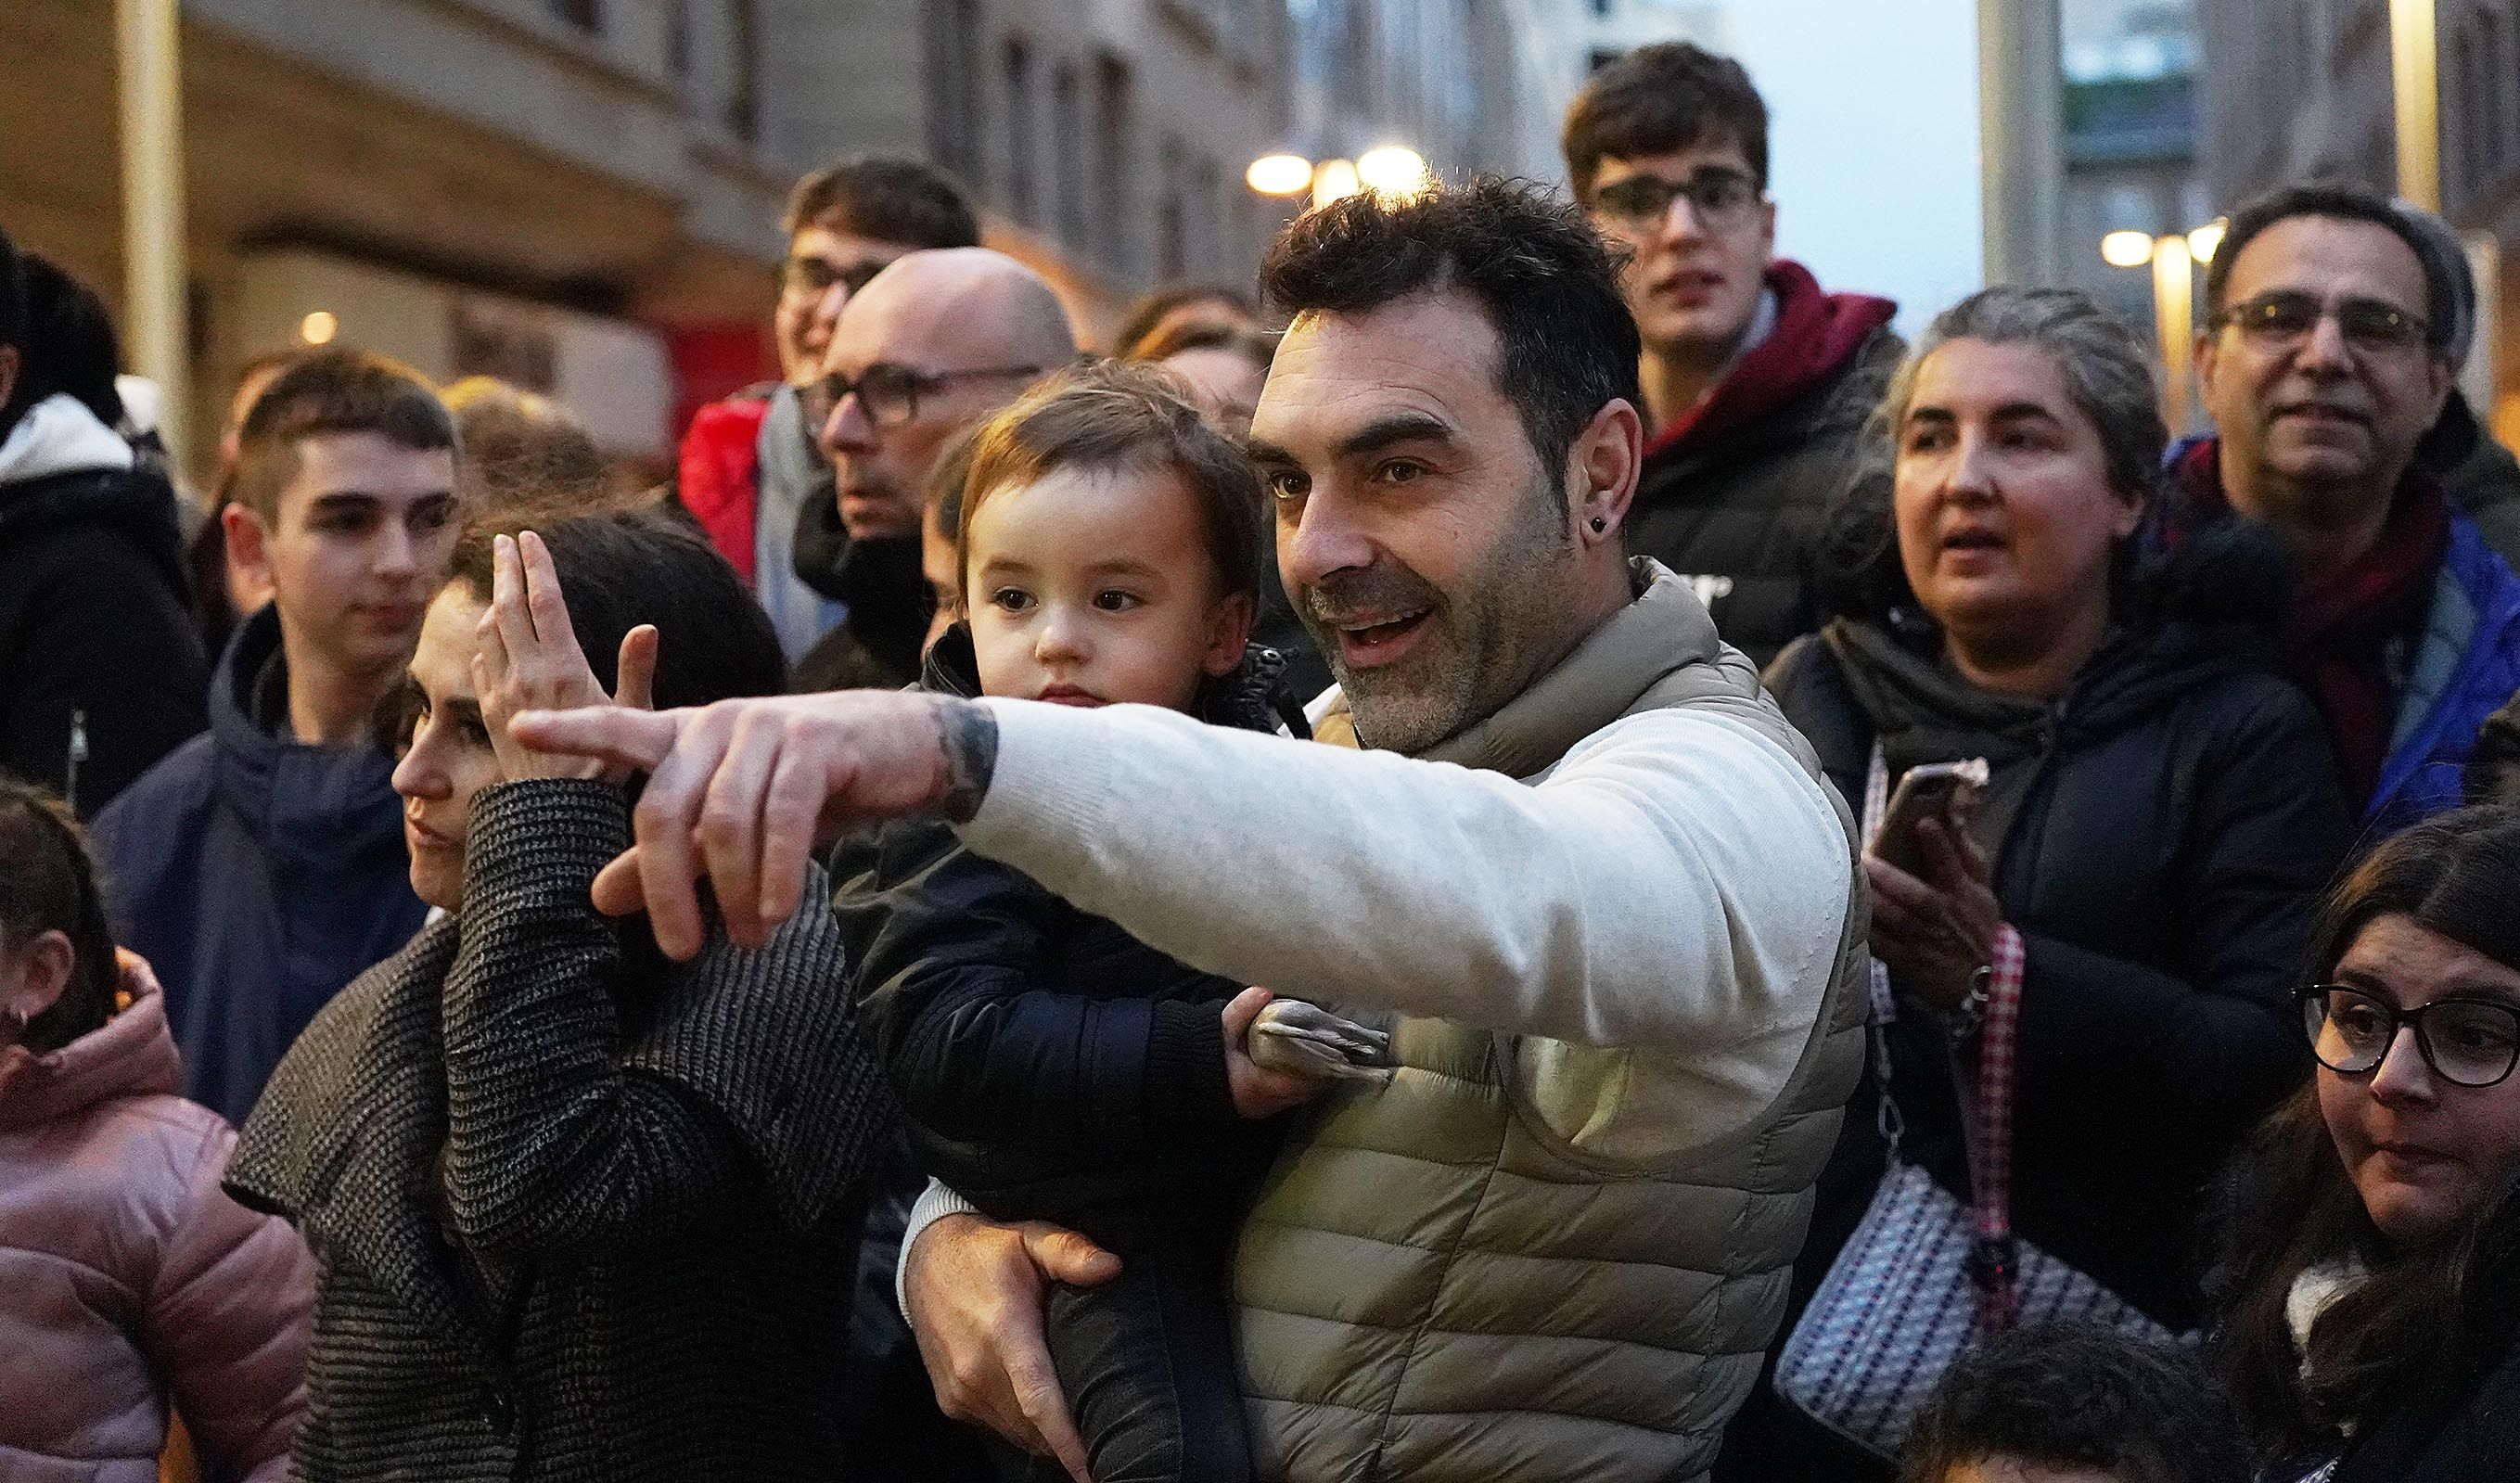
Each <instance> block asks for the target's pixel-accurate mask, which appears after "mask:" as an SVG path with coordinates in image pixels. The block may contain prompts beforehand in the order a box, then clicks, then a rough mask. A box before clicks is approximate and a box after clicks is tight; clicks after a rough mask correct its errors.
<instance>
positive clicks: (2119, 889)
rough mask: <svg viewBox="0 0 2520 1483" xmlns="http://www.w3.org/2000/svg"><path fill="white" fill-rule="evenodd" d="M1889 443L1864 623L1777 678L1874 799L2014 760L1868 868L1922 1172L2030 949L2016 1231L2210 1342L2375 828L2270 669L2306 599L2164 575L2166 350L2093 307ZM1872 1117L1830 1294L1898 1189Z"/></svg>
mask: <svg viewBox="0 0 2520 1483" xmlns="http://www.w3.org/2000/svg"><path fill="white" fill-rule="evenodd" d="M1880 425H1881V427H1882V430H1883V432H1884V433H1885V434H1886V436H1887V438H1888V440H1889V444H1890V452H1891V467H1890V471H1889V474H1888V477H1887V478H1886V479H1881V480H1875V481H1873V482H1872V483H1870V484H1869V485H1865V486H1859V489H1858V492H1857V493H1856V494H1854V495H1853V496H1851V497H1850V498H1849V500H1848V501H1847V502H1846V504H1845V506H1844V507H1843V508H1842V509H1841V510H1839V511H1838V512H1837V514H1836V517H1835V520H1834V523H1833V527H1832V530H1831V532H1830V539H1829V542H1828V545H1827V550H1826V566H1827V570H1826V573H1825V575H1826V577H1827V579H1828V581H1829V583H1830V585H1831V586H1832V587H1833V588H1834V589H1835V594H1834V597H1835V601H1834V604H1833V606H1834V607H1835V608H1836V610H1837V611H1838V612H1839V613H1840V614H1841V616H1839V617H1838V618H1837V619H1836V620H1835V621H1833V622H1831V623H1830V624H1829V625H1828V626H1827V627H1826V628H1825V629H1823V631H1822V632H1821V633H1820V634H1818V635H1816V636H1814V637H1812V638H1808V639H1805V640H1802V641H1800V642H1798V643H1797V644H1795V645H1794V646H1793V647H1792V648H1790V649H1788V650H1787V651H1786V652H1784V653H1783V654H1781V655H1779V656H1778V660H1777V662H1776V665H1775V666H1774V668H1773V669H1772V671H1771V673H1770V676H1769V679H1770V687H1771V689H1772V690H1773V691H1774V692H1775V694H1776V696H1777V699H1778V703H1779V704H1780V705H1782V706H1783V708H1784V711H1785V714H1786V715H1787V716H1788V717H1789V718H1791V719H1792V721H1793V722H1794V724H1795V725H1796V726H1797V727H1799V728H1801V730H1802V731H1803V733H1804V735H1805V736H1807V737H1809V738H1810V739H1811V741H1812V743H1813V745H1814V746H1815V747H1816V748H1818V750H1819V752H1820V756H1821V760H1822V762H1823V765H1824V766H1825V767H1826V768H1827V769H1828V770H1829V773H1830V776H1831V777H1832V778H1833V779H1834V781H1835V782H1836V783H1837V785H1838V786H1839V787H1840V789H1842V790H1843V791H1844V792H1845V794H1846V796H1847V798H1848V799H1849V800H1850V801H1852V802H1854V803H1857V804H1859V805H1860V804H1861V803H1862V801H1863V800H1864V798H1865V796H1866V791H1867V784H1868V781H1869V779H1870V777H1871V775H1872V774H1873V772H1874V766H1873V759H1874V757H1875V756H1876V754H1877V756H1878V757H1879V773H1880V776H1881V778H1882V780H1883V782H1884V783H1885V784H1889V785H1895V784H1896V783H1897V782H1898V781H1899V780H1900V778H1901V776H1902V775H1903V774H1904V773H1905V772H1906V771H1907V770H1908V769H1910V768H1913V767H1916V766H1919V765H1921V764H1925V763H1935V762H1952V761H1958V760H1961V759H1967V758H1979V757H1982V758H1984V759H1986V761H1987V762H1988V763H1989V764H1990V765H1991V769H1992V775H1991V778H1990V780H1989V782H1988V783H1987V785H1986V786H1985V788H1984V790H1983V792H1982V793H1981V795H1980V798H1979V802H1978V804H1977V806H1976V808H1975V809H1974V810H1973V811H1972V812H1971V813H1969V814H1968V815H1967V816H1966V818H1965V819H1964V821H1963V823H1962V827H1960V828H1958V829H1953V828H1948V827H1944V826H1942V825H1938V824H1937V823H1933V822H1927V823H1924V824H1921V825H1919V826H1917V827H1916V828H1915V829H1914V830H1913V831H1902V832H1903V833H1905V834H1906V835H1907V837H1904V838H1899V839H1887V838H1885V839H1883V840H1881V841H1879V842H1878V844H1877V845H1876V846H1875V848H1876V850H1877V851H1878V854H1875V855H1873V856H1870V857H1868V859H1867V861H1866V868H1867V871H1868V874H1869V876H1870V877H1871V884H1872V888H1873V908H1872V910H1873V918H1872V948H1873V953H1874V956H1875V957H1876V958H1878V959H1879V960H1880V961H1881V962H1882V963H1883V964H1884V965H1886V966H1887V967H1888V969H1889V985H1890V988H1891V989H1892V991H1893V993H1892V996H1891V997H1892V1005H1891V1008H1892V1009H1893V1011H1894V1012H1895V1018H1894V1019H1893V1021H1892V1022H1891V1023H1890V1025H1889V1026H1888V1032H1887V1043H1888V1045H1889V1048H1890V1055H1889V1057H1888V1061H1889V1064H1890V1066H1891V1067H1892V1068H1893V1070H1892V1091H1893V1094H1894V1097H1895V1099H1896V1101H1897V1104H1898V1107H1899V1109H1900V1111H1901V1113H1902V1114H1903V1115H1904V1117H1905V1121H1906V1136H1905V1139H1904V1141H1903V1143H1902V1146H1901V1148H1902V1152H1903V1154H1904V1155H1905V1156H1906V1157H1908V1158H1911V1159H1913V1160H1915V1161H1917V1162H1919V1163H1921V1164H1923V1165H1924V1166H1925V1167H1926V1168H1927V1169H1928V1170H1929V1171H1930V1172H1931V1173H1932V1174H1933V1175H1934V1176H1935V1178H1936V1179H1937V1180H1938V1182H1940V1183H1942V1184H1943V1185H1944V1186H1945V1187H1946V1188H1948V1189H1950V1190H1952V1191H1954V1192H1955V1193H1958V1194H1959V1195H1961V1196H1962V1197H1963V1198H1965V1197H1967V1195H1968V1193H1969V1187H1968V1178H1967V1173H1966V1167H1967V1165H1966V1154H1965V1148H1964V1140H1963V1135H1962V1130H1961V1125H1960V1118H1959V1101H1958V1094H1957V1093H1956V1091H1955V1087H1954V1083H1953V1078H1952V1070H1951V1068H1952V1066H1953V1065H1954V1063H1955V1061H1958V1062H1959V1063H1961V1064H1965V1065H1974V1064H1975V1059H1976V1057H1975V1055H1974V1052H1973V1046H1972V1043H1971V1042H1970V1041H1969V1039H1968V1036H1969V1034H1970V1033H1971V1021H1970V1016H1969V1014H1968V1013H1967V1012H1966V1011H1965V1009H1964V1006H1966V1005H1968V1004H1969V1003H1970V1002H1971V999H1972V990H1973V989H1976V988H1977V987H1978V986H1980V985H1981V984H1983V983H1985V982H1986V981H1987V980H1988V978H1989V977H1990V976H1991V973H1992V971H1993V970H1996V969H1997V968H1999V966H2001V965H2003V964H2004V963H2005V962H2006V961H2007V960H2011V961H2017V962H2018V963H2019V965H2020V968H2019V979H2018V982H2019V985H2020V998H2019V1005H2020V1015H2019V1020H2018V1051H2017V1060H2016V1063H2015V1064H2016V1077H2017V1083H2018V1094H2017V1097H2016V1099H2015V1101H2014V1111H2013V1129H2012V1135H2013V1136H2012V1148H2013V1156H2012V1168H2013V1180H2012V1189H2011V1200H2010V1205H2011V1217H2012V1228H2013V1230H2014V1232H2015V1233H2016V1234H2017V1235H2018V1236H2020V1237H2021V1238H2022V1239H2024V1240H2027V1241H2029V1242H2032V1243H2034V1244H2036V1245H2038V1246H2040V1247H2042V1248H2044V1249H2046V1250H2048V1252H2050V1253H2052V1254H2054V1255H2055V1256H2057V1257H2059V1258H2061V1259H2063V1260H2065V1261H2067V1262H2070V1263H2072V1264H2073V1265H2074V1266H2076V1267H2078V1268H2080V1269H2081V1270H2082V1271H2083V1272H2085V1273H2087V1274H2089V1275H2090V1276H2091V1277H2093V1278H2094V1279H2096V1280H2097V1281H2100V1282H2102V1283H2104V1284H2105V1285H2107V1286H2109V1287H2110V1288H2112V1289H2114V1290H2115V1291H2117V1292H2118V1293H2120V1294H2121V1295H2123V1296H2124V1297H2126V1298H2128V1299H2129V1300H2130V1301H2132V1302H2134V1303H2135V1304H2136V1305H2137V1306H2138V1307H2140V1308H2142V1309H2143V1310H2144V1311H2145V1312H2147V1313H2149V1314H2150V1315H2151V1316H2152V1317H2153V1318H2155V1319H2157V1320H2159V1321H2161V1322H2162V1323H2164V1324H2166V1325H2168V1326H2172V1327H2174V1328H2190V1327H2193V1326H2195V1325H2196V1323H2197V1321H2198V1318H2199V1308H2200V1300H2199V1297H2198V1293H2197V1290H2196V1280H2197V1276H2198V1261H2197V1251H2198V1247H2199V1233H2198V1228H2197V1221H2198V1218H2199V1208H2200V1203H2201V1201H2202V1198H2203V1191H2204V1190H2205V1187H2206V1186H2207V1184H2208V1183H2209V1181H2210V1179H2211V1177H2212V1175H2213V1173H2214V1171H2215V1169H2216V1166H2217V1164H2218V1163H2219V1161H2220V1160H2221V1159H2222V1158H2223V1156H2224V1155H2225V1154H2226V1153H2227V1152H2228V1149H2229V1148H2230V1147H2231V1146H2233V1144H2234V1143H2235V1142H2236V1140H2237V1139H2238V1138H2239V1137H2240V1136H2241V1135H2242V1133H2243V1132H2244V1131H2245V1130H2246V1129H2247V1128H2248V1126H2249V1125H2250V1124H2251V1122H2252V1121H2253V1120H2254V1119H2255V1118H2257V1117H2258V1116H2259V1115H2260V1114H2261V1113H2263V1112H2264V1111H2265V1110H2266V1109H2267V1108H2268V1107H2270V1106H2272V1105H2273V1103H2274V1102H2275V1101H2278V1100H2280V1099H2281V1098H2282V1097H2283V1096H2284V1094H2285V1093H2286V1092H2288V1091H2290V1090H2291V1089H2292V1088H2294V1087H2295V1086H2297V1085H2299V1083H2300V1082H2301V1080H2302V1078H2303V1076H2304V1075H2305V1074H2306V1072H2307V1071H2308V1069H2309V1063H2308V1060H2307V1058H2306V1057H2305V1056H2303V1055H2302V1052H2301V1046H2300V1031H2299V1029H2298V1028H2297V1026H2296V1025H2295V1023H2294V1014H2293V1011H2292V1008H2291V1004H2290V1001H2289V999H2288V997H2287V996H2288V994H2289V992H2290V990H2291V989H2292V987H2293V986H2294V974H2295V973H2296V972H2297V971H2298V970H2299V967H2300V966H2301V963H2302V958H2303V953H2304V951H2305V950H2306V948H2307V945H2308V942H2309V936H2310V928H2311V920H2312V914H2313V910H2314V905H2315V898H2316V896H2317V894H2318V890H2319V889H2320V888H2321V887H2322V886H2323V885H2324V884H2325V883H2326V881H2327V879H2328V877H2329V876H2331V875H2332V874H2333V872H2334V870H2335V868H2336V866H2337V864H2338V862H2339V861H2340V860H2341V859H2342V858H2343V856H2344V854H2345V851H2346V849H2347V847H2348V845H2349V843H2350V840H2351V835H2352V829H2353V822H2352V821H2353V814H2352V811H2351V808H2350V806H2349V804H2348V801H2347V798H2346V796H2345V793H2344V790H2343V787H2342V786H2341V784H2340V782H2339V781H2338V778H2337V772H2336V765H2335V761H2334V758H2333V755H2332V754H2331V752H2330V750H2329V747H2328V744H2327V741H2325V738H2324V734H2323V733H2322V731H2321V730H2320V727H2319V722H2318V715H2317V713H2316V712H2315V711H2314V710H2313V709H2312V707H2311V704H2310V702H2309V700H2308V698H2307V697H2304V696H2303V695H2302V694H2300V693H2299V692H2298V691H2297V690H2295V689H2294V688H2293V687H2292V686H2291V685H2289V684H2288V683H2286V682H2284V681H2282V680H2280V679H2278V678H2276V677H2275V676H2274V675H2273V673H2272V672H2271V671H2270V670H2269V669H2268V668H2267V667H2266V666H2267V663H2268V662H2269V661H2268V659H2267V657H2266V656H2267V655H2269V654H2270V653H2271V652H2272V645H2271V642H2270V641H2271V638H2272V635H2271V633H2270V632H2269V631H2268V624H2270V623H2271V622H2272V621H2273V619H2272V618H2270V619H2268V620H2266V621H2265V622H2257V621H2253V620H2252V618H2251V614H2253V613H2256V612H2265V613H2270V614H2273V613H2279V612H2280V611H2281V610H2282V606H2281V605H2282V593H2281V590H2280V578H2276V577H2270V576H2265V575H2261V573H2265V572H2269V571H2271V570H2272V569H2273V568H2271V567H2270V566H2268V565H2267V563H2265V562H2261V561H2259V560H2257V559H2256V558H2255V556H2254V554H2253V552H2252V551H2251V550H2250V549H2248V548H2245V547H2242V546H2238V545H2228V546H2216V547H2205V546H2193V547H2190V548H2189V549H2186V550H2183V551H2179V552H2175V553H2173V554H2172V555H2171V556H2170V557H2168V558H2166V559H2161V560H2153V561H2139V560H2138V558H2137V557H2136V555H2135V553H2136V551H2137V549H2138V543H2137V541H2136V540H2135V536H2136V533H2137V531H2138V528H2139V527H2140V526H2141V524H2142V522H2143V519H2144V516H2145V512H2146V508H2147V505H2148V502H2149V497H2150V494H2151V490H2152V486H2153V476H2154V471H2155V469H2156V468H2157V467H2158V465H2159V462H2160V458H2161V453H2162V448H2163V445H2164V443H2165V441H2166V440H2167V432H2166V429H2165V427H2164V426H2163V423H2162V417H2161V413H2160V410H2159V406H2158V402H2157V399H2156V393H2155V390H2154V385H2153V382H2152V378H2151V373H2150V369H2149V365H2148V362H2147V359H2146V356H2145V352H2144V348H2143V345H2142V343H2141V341H2139V340H2138V338H2137V337H2136V336H2135V335H2134V333H2133V332H2132V331H2130V330H2129V329H2127V328H2126V327H2125V326H2124V325H2122V324H2121V323H2120V322H2118V321H2117V320H2115V319H2114V318H2112V317H2111V316H2110V315H2109V314H2108V313H2107V312H2106V311H2105V310H2103V309H2102V308H2101V307H2100V306H2099V305H2098V304H2096V303H2094V302H2093V300H2092V299H2090V298H2089V297H2087V296H2085V295H2083V294H2081V293H2078V292H2070V291H2065V290H2055V289H2012V288H1998V289H1990V290H1987V291H1985V292H1980V293H1977V294H1974V295H1972V296H1970V297H1969V298H1966V299H1964V300H1962V301H1961V302H1960V303H1959V304H1958V305H1957V306H1955V307H1953V308H1952V309H1951V310H1949V311H1947V312H1946V313H1944V314H1943V315H1942V316H1941V317H1940V318H1939V319H1937V320H1936V321H1935V322H1934V324H1933V325H1932V327H1931V328H1930V329H1929V330H1928V331H1927V332H1926V334H1925V336H1924V337H1923V338H1922V339H1921V340H1920V341H1919V342H1918V343H1917V345H1916V347H1915V349H1914V350H1913V352H1912V353H1911V354H1910V356H1909V358H1908V360H1907V362H1906V363H1905V364H1904V365H1903V366H1902V368H1901V370H1900V372H1899V374H1898V376H1897V377H1896V378H1895V379H1894V380H1893V382H1892V383H1891V387H1890V390H1889V393H1888V396H1887V397H1886V398H1885V401H1884V404H1883V406H1882V409H1881V414H1880ZM1876 748H1877V753H1876ZM1895 822H1896V821H1894V827H1895ZM1879 854H1888V855H1891V856H1892V857H1893V858H1900V857H1902V856H1904V857H1905V858H1906V859H1907V860H1908V862H1909V868H1907V869H1902V868H1900V867H1899V866H1896V865H1893V864H1890V863H1888V862H1886V861H1884V860H1883V859H1881V858H1878V855H1879ZM2016 951H2017V954H2018V957H2017V959H2014V958H2013V955H2014V953H2015V952H2016ZM1956 1052H1957V1055H1956V1054H1955V1053H1956ZM1876 1069H1877V1068H1876ZM1870 1098H1871V1093H1870V1091H1868V1092H1867V1093H1865V1094H1863V1095H1861V1096H1860V1097H1859V1100H1858V1103H1857V1107H1856V1110H1855V1111H1854V1112H1853V1113H1851V1114H1850V1115H1849V1117H1848V1119H1847V1128H1848V1130H1849V1131H1848V1134H1847V1136H1846V1141H1845V1143H1844V1144H1843V1145H1842V1146H1841V1148H1840V1150H1839V1151H1840V1158H1839V1160H1838V1162H1837V1163H1836V1165H1835V1166H1834V1167H1833V1169H1832V1171H1831V1172H1832V1175H1833V1176H1835V1178H1834V1179H1833V1180H1831V1181H1825V1182H1824V1183H1823V1192H1822V1202H1823V1203H1822V1208H1821V1210H1820V1211H1819V1213H1818V1217H1817V1220H1816V1223H1815V1227H1814V1231H1813V1236H1812V1238H1811V1241H1810V1243H1809V1245H1808V1246H1807V1247H1806V1250H1805V1255H1804V1258H1803V1261H1802V1263H1801V1264H1800V1266H1799V1268H1798V1277H1799V1278H1800V1279H1801V1281H1799V1282H1798V1284H1797V1285H1798V1287H1799V1289H1800V1293H1799V1294H1798V1295H1807V1294H1808V1293H1809V1291H1810V1290H1811V1288H1812V1286H1814V1285H1816V1284H1817V1283H1818V1281H1820V1278H1821V1277H1822V1276H1823V1274H1824V1273H1825V1272H1826V1271H1827V1268H1828V1265H1829V1263H1830V1261H1831V1260H1832V1258H1833V1257H1834V1256H1835V1255H1836V1252H1837V1249H1838V1247H1839V1246H1840V1245H1841V1244H1842V1243H1843V1242H1844V1240H1845V1239H1846V1237H1847V1235H1848V1234H1849V1232H1850V1231H1851V1230H1852V1228H1853V1226H1854V1224H1855V1222H1856V1221H1857V1220H1858V1219H1859V1218H1860V1217H1861V1215H1862V1213H1863V1210H1864V1206H1865V1203H1866V1201H1867V1199H1868V1197H1869V1193H1870V1187H1871V1184H1872V1183H1873V1182H1874V1181H1875V1180H1876V1179H1877V1177H1878V1175H1879V1173H1880V1171H1881V1168H1882V1159H1881V1151H1880V1147H1879V1140H1878V1137H1877V1135H1876V1134H1875V1133H1874V1132H1873V1123H1874V1118H1873V1116H1872V1103H1871V1101H1870ZM1755 1424H1757V1423H1754V1425H1755ZM1770 1445H1771V1447H1772V1448H1773V1447H1774V1446H1776V1445H1778V1442H1777V1440H1776V1439H1772V1440H1771V1443H1770ZM1789 1450H1794V1451H1799V1450H1800V1449H1790V1448H1789ZM1773 1455H1774V1454H1773V1452H1772V1456H1773ZM1759 1475H1760V1476H1762V1477H1766V1478H1779V1477H1793V1476H1797V1474H1796V1473H1794V1472H1793V1471H1791V1470H1790V1467H1788V1466H1785V1465H1783V1464H1781V1463H1779V1464H1777V1465H1772V1466H1769V1467H1767V1468H1765V1469H1763V1470H1761V1471H1760V1473H1759ZM1828 1475H1831V1476H1845V1475H1848V1474H1846V1473H1844V1472H1843V1471H1840V1470H1838V1469H1836V1468H1832V1469H1831V1471H1830V1473H1829V1474H1828Z"/></svg>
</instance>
